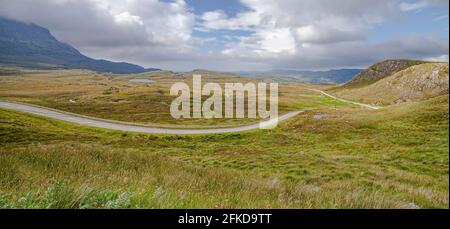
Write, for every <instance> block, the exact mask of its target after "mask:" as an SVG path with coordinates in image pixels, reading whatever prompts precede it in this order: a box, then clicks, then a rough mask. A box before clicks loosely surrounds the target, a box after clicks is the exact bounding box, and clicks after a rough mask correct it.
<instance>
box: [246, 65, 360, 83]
mask: <svg viewBox="0 0 450 229" xmlns="http://www.w3.org/2000/svg"><path fill="white" fill-rule="evenodd" d="M361 71H362V69H337V70H330V71H299V70H271V71H266V72H238V74H241V75H245V76H250V77H253V78H258V79H270V80H274V81H276V82H294V83H295V82H298V83H338V84H341V83H345V82H348V81H349V80H351V79H352V78H353V77H354V76H355V75H357V74H358V73H360V72H361Z"/></svg>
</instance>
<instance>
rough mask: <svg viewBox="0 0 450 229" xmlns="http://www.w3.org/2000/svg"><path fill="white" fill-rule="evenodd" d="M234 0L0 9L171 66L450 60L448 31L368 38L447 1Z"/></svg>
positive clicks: (105, 50) (4, 4)
mask: <svg viewBox="0 0 450 229" xmlns="http://www.w3.org/2000/svg"><path fill="white" fill-rule="evenodd" d="M239 1H240V4H242V5H243V6H244V7H242V9H241V11H238V12H234V14H233V15H231V14H230V15H229V14H227V13H226V12H225V11H224V10H220V9H218V10H213V11H209V12H204V13H202V14H200V15H195V14H194V9H192V7H191V6H189V5H188V4H187V3H186V2H185V1H184V0H170V1H169V0H164V1H162V0H42V1H35V0H14V1H10V0H0V5H1V7H0V16H4V17H8V18H12V19H17V20H22V21H27V22H33V23H36V24H39V25H41V26H44V27H46V28H48V29H50V31H51V32H52V33H53V34H54V35H55V36H56V37H57V38H58V39H59V40H61V41H64V42H67V43H69V44H71V45H74V46H75V47H76V48H78V49H80V50H81V51H82V52H83V53H85V54H87V55H89V56H92V57H96V58H105V59H111V60H117V61H128V62H133V63H137V64H141V65H144V66H147V67H159V68H166V69H173V70H189V69H194V68H209V69H215V70H243V69H250V70H251V69H262V68H268V69H269V68H307V69H314V68H339V67H345V66H353V67H360V66H367V65H369V64H372V63H373V62H376V61H379V60H383V59H386V58H417V59H425V58H429V59H431V58H434V59H437V58H440V59H445V57H447V59H448V37H446V38H436V37H429V36H428V35H426V34H422V35H421V34H420V31H419V32H418V34H419V35H414V36H407V37H401V36H399V37H396V38H383V39H381V40H380V39H378V40H377V41H374V39H372V37H371V36H372V35H373V34H372V33H370V31H374V30H375V29H380V28H381V30H379V31H382V28H383V26H386V25H389V26H390V25H391V23H392V22H393V21H394V20H398V19H400V20H401V19H402V17H403V16H404V15H406V14H408V12H411V11H417V10H421V9H424V8H426V7H432V6H447V7H448V0H415V1H412V0H376V1H373V0H339V1H336V0H301V1H299V0H239ZM445 13H446V12H440V14H439V15H443V14H445ZM439 15H434V17H435V18H432V19H431V21H433V20H444V19H445V18H448V12H447V13H446V14H445V15H444V16H439ZM435 24H437V23H435ZM392 25H393V24H392ZM199 33H201V35H199ZM416 34H417V33H416ZM211 47H213V48H211Z"/></svg>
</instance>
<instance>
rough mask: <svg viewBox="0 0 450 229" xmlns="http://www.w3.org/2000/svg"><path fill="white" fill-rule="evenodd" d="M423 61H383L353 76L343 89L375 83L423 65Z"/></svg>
mask: <svg viewBox="0 0 450 229" xmlns="http://www.w3.org/2000/svg"><path fill="white" fill-rule="evenodd" d="M424 63H426V62H424V61H418V60H385V61H383V62H380V63H376V64H374V65H372V66H370V67H369V68H367V69H366V70H364V71H362V72H361V73H359V74H358V75H357V76H355V77H354V78H353V79H352V80H351V81H350V82H348V83H346V84H345V85H344V86H345V87H360V86H365V85H369V84H371V83H374V82H377V81H378V80H381V79H383V78H385V77H388V76H390V75H393V74H395V73H397V72H399V71H402V70H405V69H407V68H409V67H411V66H414V65H419V64H424Z"/></svg>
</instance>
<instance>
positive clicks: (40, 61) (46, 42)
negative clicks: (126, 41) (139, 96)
mask: <svg viewBox="0 0 450 229" xmlns="http://www.w3.org/2000/svg"><path fill="white" fill-rule="evenodd" d="M0 63H2V64H13V65H17V66H25V67H39V68H67V69H88V70H93V71H98V72H111V73H116V74H130V73H143V72H147V71H154V70H157V69H144V68H143V67H141V66H138V65H134V64H129V63H116V62H111V61H107V60H95V59H92V58H89V57H87V56H85V55H83V54H81V53H80V52H79V51H78V50H76V49H75V48H74V47H72V46H70V45H68V44H65V43H62V42H59V41H58V40H56V38H55V37H53V36H52V34H51V33H50V31H49V30H48V29H45V28H42V27H40V26H38V25H35V24H27V23H23V22H18V21H14V20H9V19H5V18H0Z"/></svg>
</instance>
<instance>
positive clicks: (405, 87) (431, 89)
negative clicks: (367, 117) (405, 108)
mask: <svg viewBox="0 0 450 229" xmlns="http://www.w3.org/2000/svg"><path fill="white" fill-rule="evenodd" d="M448 71H449V70H448V63H426V64H420V65H415V66H412V67H409V68H407V69H405V70H402V71H400V72H397V73H395V74H393V75H392V76H389V77H386V78H383V79H381V80H379V81H377V82H375V83H373V84H370V85H368V86H365V87H359V88H352V89H346V88H338V89H333V90H331V91H332V92H333V94H334V95H337V96H338V97H342V98H346V99H350V100H356V101H360V102H364V103H371V104H381V105H390V104H398V103H403V102H410V101H421V100H426V99H429V98H433V97H436V96H439V95H444V94H448V91H449V89H448V88H449V73H448Z"/></svg>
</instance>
